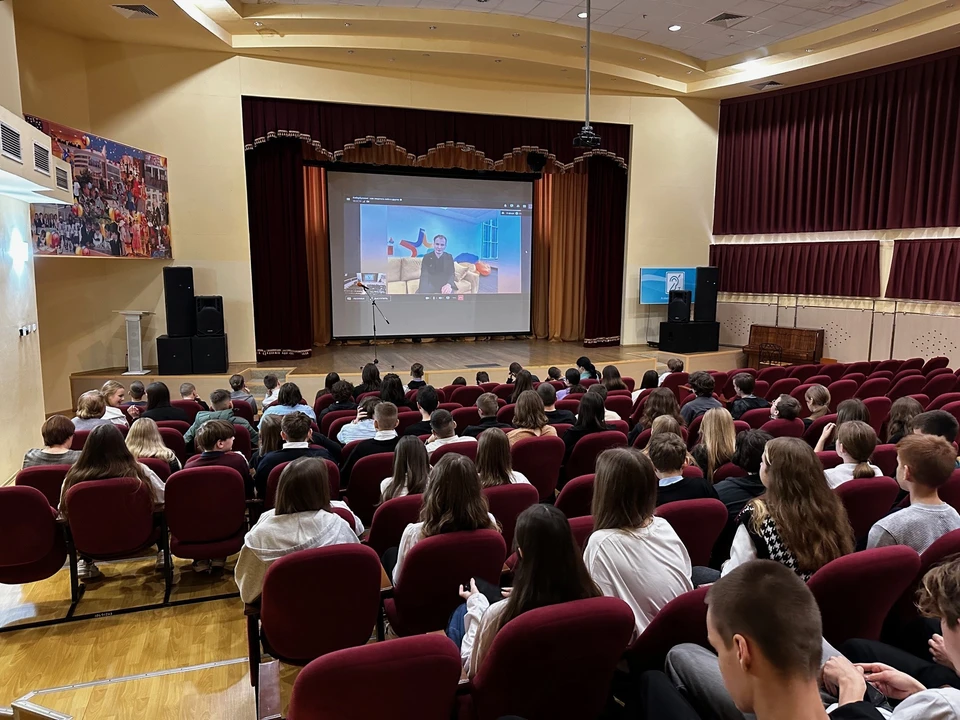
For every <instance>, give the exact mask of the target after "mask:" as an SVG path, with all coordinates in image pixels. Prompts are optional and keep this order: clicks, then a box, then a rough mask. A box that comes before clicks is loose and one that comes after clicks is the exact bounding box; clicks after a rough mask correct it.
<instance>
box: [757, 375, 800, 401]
mask: <svg viewBox="0 0 960 720" xmlns="http://www.w3.org/2000/svg"><path fill="white" fill-rule="evenodd" d="M799 385H800V381H799V380H797V379H796V378H788V377H785V378H780V379H779V380H777V381H776V382H774V383H773V384H772V385H771V386H770V389H769V390H767V393H766V395H764V397H765V398H766V399H767V400H769V401H771V402H773V401H774V400H775V399H776V398H778V397H780V396H781V395H789V394H790V391H791V390H793V389H794V388H795V387H799Z"/></svg>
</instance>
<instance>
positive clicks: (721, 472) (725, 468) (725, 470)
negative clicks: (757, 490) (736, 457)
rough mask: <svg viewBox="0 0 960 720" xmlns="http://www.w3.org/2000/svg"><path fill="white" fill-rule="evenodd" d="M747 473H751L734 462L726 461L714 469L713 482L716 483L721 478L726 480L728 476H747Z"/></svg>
mask: <svg viewBox="0 0 960 720" xmlns="http://www.w3.org/2000/svg"><path fill="white" fill-rule="evenodd" d="M747 475H749V473H748V472H747V471H746V470H744V469H743V468H742V467H740V466H739V465H734V464H733V463H732V462H728V463H724V464H723V465H721V466H720V467H718V468H717V469H716V470H714V471H713V482H714V484H716V483H718V482H720V481H721V480H726V479H727V478H742V477H746V476H747Z"/></svg>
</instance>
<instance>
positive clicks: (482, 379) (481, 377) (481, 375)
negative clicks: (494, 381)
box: [477, 370, 490, 385]
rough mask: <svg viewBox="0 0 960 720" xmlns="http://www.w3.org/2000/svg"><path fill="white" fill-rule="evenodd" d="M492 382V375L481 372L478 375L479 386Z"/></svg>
mask: <svg viewBox="0 0 960 720" xmlns="http://www.w3.org/2000/svg"><path fill="white" fill-rule="evenodd" d="M488 382H490V373H488V372H485V371H483V370H480V371H479V372H478V373H477V385H483V384H484V383H488Z"/></svg>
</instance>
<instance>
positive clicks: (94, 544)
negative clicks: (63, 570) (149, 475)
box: [66, 478, 157, 559]
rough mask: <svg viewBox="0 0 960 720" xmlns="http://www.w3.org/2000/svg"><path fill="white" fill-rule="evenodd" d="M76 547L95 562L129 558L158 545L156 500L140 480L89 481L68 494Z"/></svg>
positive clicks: (68, 508)
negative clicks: (154, 512) (155, 544)
mask: <svg viewBox="0 0 960 720" xmlns="http://www.w3.org/2000/svg"><path fill="white" fill-rule="evenodd" d="M66 503H67V513H68V516H69V522H70V532H71V534H72V536H73V544H74V546H75V547H76V548H77V552H78V553H79V554H81V555H85V556H88V557H91V558H93V559H109V558H119V557H128V556H130V555H132V554H134V553H136V552H139V551H140V550H142V549H143V548H145V547H147V546H148V545H152V544H153V543H154V542H156V537H157V533H156V526H155V523H154V518H153V498H152V496H151V494H150V488H149V487H148V486H147V485H146V483H143V482H141V481H140V480H139V478H111V479H109V480H88V481H87V482H82V483H78V484H76V485H74V486H73V487H71V488H70V489H69V490H68V491H67V496H66Z"/></svg>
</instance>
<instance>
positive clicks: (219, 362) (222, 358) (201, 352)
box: [192, 335, 227, 375]
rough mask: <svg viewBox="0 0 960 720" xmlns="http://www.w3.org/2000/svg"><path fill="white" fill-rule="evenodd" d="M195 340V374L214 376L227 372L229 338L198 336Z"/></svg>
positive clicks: (224, 336)
mask: <svg viewBox="0 0 960 720" xmlns="http://www.w3.org/2000/svg"><path fill="white" fill-rule="evenodd" d="M192 340H193V372H194V373H196V374H197V375H214V374H218V373H225V372H226V371H227V336H226V335H197V336H196V337H194V338H192Z"/></svg>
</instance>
